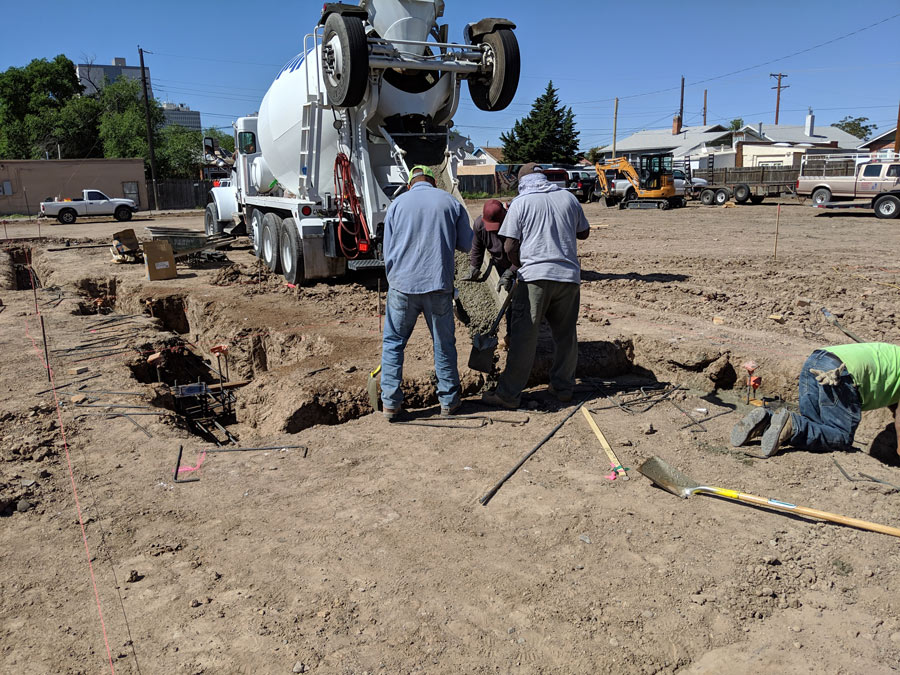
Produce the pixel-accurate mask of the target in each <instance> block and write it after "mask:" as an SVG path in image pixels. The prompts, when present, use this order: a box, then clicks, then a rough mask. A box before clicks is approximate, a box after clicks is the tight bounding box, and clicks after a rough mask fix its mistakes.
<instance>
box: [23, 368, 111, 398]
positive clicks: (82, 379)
mask: <svg viewBox="0 0 900 675" xmlns="http://www.w3.org/2000/svg"><path fill="white" fill-rule="evenodd" d="M98 377H100V373H97V374H96V375H88V376H87V377H82V378H81V379H80V380H72V381H71V382H66V383H65V384H62V385H60V386H58V387H51V388H50V389H44V390H43V391H39V392H37V393H36V394H33V396H40V395H41V394H49V393H50V392H51V391H54V390H56V391H59V390H60V389H66V388H67V387H71V386H72V385H73V384H78V383H80V382H87V381H88V380H93V379H95V378H98Z"/></svg>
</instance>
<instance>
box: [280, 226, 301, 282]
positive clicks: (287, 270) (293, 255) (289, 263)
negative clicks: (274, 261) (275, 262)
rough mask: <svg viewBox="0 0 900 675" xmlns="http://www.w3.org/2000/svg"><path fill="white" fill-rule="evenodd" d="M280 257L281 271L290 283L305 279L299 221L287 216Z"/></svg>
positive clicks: (283, 229)
mask: <svg viewBox="0 0 900 675" xmlns="http://www.w3.org/2000/svg"><path fill="white" fill-rule="evenodd" d="M279 244H280V251H281V255H280V259H281V273H282V274H283V275H284V280H285V281H287V282H288V283H289V284H299V283H300V282H301V281H303V278H304V277H303V249H302V248H301V246H300V236H299V235H298V234H297V221H296V220H294V219H293V218H285V219H284V220H283V221H282V223H281V239H280V241H279Z"/></svg>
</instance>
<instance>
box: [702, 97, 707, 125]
mask: <svg viewBox="0 0 900 675" xmlns="http://www.w3.org/2000/svg"><path fill="white" fill-rule="evenodd" d="M706 92H707V90H706V89H704V90H703V126H706Z"/></svg>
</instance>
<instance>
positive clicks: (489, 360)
mask: <svg viewBox="0 0 900 675" xmlns="http://www.w3.org/2000/svg"><path fill="white" fill-rule="evenodd" d="M518 286H519V280H518V279H516V280H515V281H514V282H513V287H512V288H511V289H509V293H508V294H507V295H506V300H504V301H503V306H502V307H500V312H499V313H498V314H497V318H496V319H494V323H492V324H491V329H490V330H489V331H488V332H487V333H483V334H482V333H479V334H478V335H475V336H473V337H472V351H471V352H470V353H469V368H471V369H472V370H477V371H479V372H481V373H490V372H491V370H493V369H494V351H495V350H496V349H497V343H498V340H497V328H498V327H499V326H500V322H501V321H502V320H503V315H504V314H506V310H507V309H509V305H510V303H511V302H512V297H513V293H515V292H516V288H518Z"/></svg>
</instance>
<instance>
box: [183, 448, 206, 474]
mask: <svg viewBox="0 0 900 675" xmlns="http://www.w3.org/2000/svg"><path fill="white" fill-rule="evenodd" d="M204 459H206V453H205V452H202V453H200V459H198V460H197V466H180V467H178V473H185V472H190V471H197V470H198V469H199V468H200V467H201V466H203V460H204Z"/></svg>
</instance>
